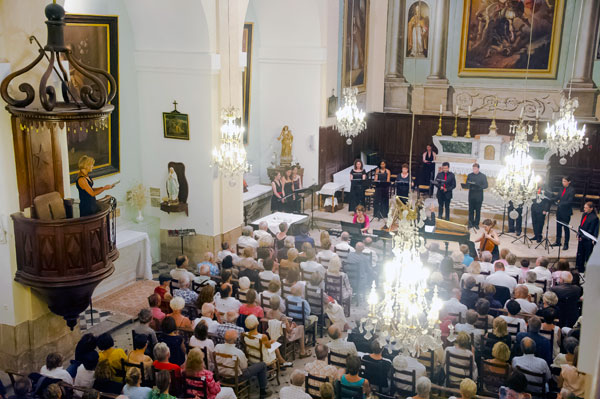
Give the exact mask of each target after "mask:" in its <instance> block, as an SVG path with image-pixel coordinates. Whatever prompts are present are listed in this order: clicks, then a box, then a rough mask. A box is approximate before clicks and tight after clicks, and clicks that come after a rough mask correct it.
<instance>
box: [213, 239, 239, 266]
mask: <svg viewBox="0 0 600 399" xmlns="http://www.w3.org/2000/svg"><path fill="white" fill-rule="evenodd" d="M227 256H231V257H232V258H233V261H234V262H237V261H239V260H240V257H239V256H237V254H236V253H235V252H233V251H232V250H231V248H229V243H228V242H227V241H223V242H222V243H221V250H220V251H219V252H217V259H219V261H220V262H223V259H225V258H226V257H227Z"/></svg>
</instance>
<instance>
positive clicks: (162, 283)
mask: <svg viewBox="0 0 600 399" xmlns="http://www.w3.org/2000/svg"><path fill="white" fill-rule="evenodd" d="M173 271H174V270H173ZM171 280H173V279H172V278H171V275H170V274H161V275H160V276H158V286H156V287H155V288H154V293H155V294H157V295H158V296H160V299H161V300H163V301H164V300H166V301H167V302H168V301H170V300H171V298H172V297H171V293H170V292H169V285H170V284H171ZM157 306H160V303H159V304H158V305H157Z"/></svg>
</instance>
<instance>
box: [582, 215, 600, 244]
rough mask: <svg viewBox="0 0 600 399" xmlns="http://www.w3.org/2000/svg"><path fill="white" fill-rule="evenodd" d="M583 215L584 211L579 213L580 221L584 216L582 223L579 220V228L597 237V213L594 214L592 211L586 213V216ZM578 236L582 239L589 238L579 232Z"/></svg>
mask: <svg viewBox="0 0 600 399" xmlns="http://www.w3.org/2000/svg"><path fill="white" fill-rule="evenodd" d="M585 216H586V214H585V213H584V214H583V215H581V222H583V219H584V218H585V222H584V223H583V224H582V223H581V222H579V228H580V229H581V230H585V231H586V232H588V233H590V234H591V235H593V236H594V237H598V215H596V212H594V211H592V212H590V213H589V214H587V217H585ZM579 237H581V239H582V240H589V238H587V237H586V236H584V235H583V234H579ZM590 241H591V240H590Z"/></svg>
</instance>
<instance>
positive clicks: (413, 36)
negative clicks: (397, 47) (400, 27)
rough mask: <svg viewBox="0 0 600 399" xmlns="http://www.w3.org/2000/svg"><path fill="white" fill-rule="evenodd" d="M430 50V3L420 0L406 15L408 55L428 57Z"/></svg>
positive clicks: (411, 56)
mask: <svg viewBox="0 0 600 399" xmlns="http://www.w3.org/2000/svg"><path fill="white" fill-rule="evenodd" d="M428 52H429V5H427V3H426V2H424V1H421V0H418V1H415V2H414V3H412V4H411V5H410V7H409V8H408V15H407V17H406V57H407V58H427V54H428Z"/></svg>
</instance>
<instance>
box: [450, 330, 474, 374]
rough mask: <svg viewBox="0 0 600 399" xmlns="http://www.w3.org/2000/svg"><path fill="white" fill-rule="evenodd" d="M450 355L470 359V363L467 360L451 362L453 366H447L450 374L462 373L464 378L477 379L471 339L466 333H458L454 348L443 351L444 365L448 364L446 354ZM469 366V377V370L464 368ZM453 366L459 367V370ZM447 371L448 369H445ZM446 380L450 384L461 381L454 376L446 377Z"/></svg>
mask: <svg viewBox="0 0 600 399" xmlns="http://www.w3.org/2000/svg"><path fill="white" fill-rule="evenodd" d="M449 353H451V354H453V355H457V356H462V357H465V358H471V361H470V362H469V361H467V360H462V359H458V360H453V365H450V366H449V369H450V372H452V373H462V374H464V375H463V378H464V377H472V378H473V379H474V380H476V379H477V364H476V363H475V358H474V356H473V352H472V347H471V337H470V336H469V335H468V334H467V333H466V332H459V333H458V335H457V337H456V341H455V342H454V346H449V347H447V348H446V350H445V358H446V363H447V364H448V354H449ZM469 363H470V364H471V370H470V376H469V370H466V369H465V368H463V366H464V367H467V368H468V366H469ZM454 365H459V366H461V368H457V367H454ZM446 369H448V367H446ZM446 378H447V379H448V380H449V381H450V382H451V383H452V384H457V385H458V384H459V383H460V381H461V380H458V379H457V378H456V377H455V376H446Z"/></svg>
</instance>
